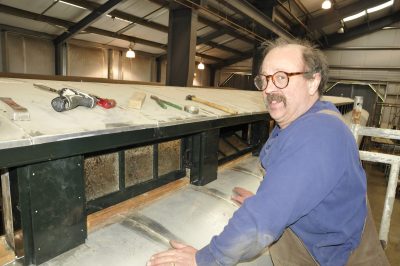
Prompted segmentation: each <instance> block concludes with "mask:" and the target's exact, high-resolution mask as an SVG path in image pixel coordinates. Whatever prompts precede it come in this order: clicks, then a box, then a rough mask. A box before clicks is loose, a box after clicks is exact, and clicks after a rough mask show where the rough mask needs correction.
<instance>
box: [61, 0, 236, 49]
mask: <svg viewBox="0 0 400 266" xmlns="http://www.w3.org/2000/svg"><path fill="white" fill-rule="evenodd" d="M63 1H65V2H68V3H71V4H75V5H79V6H81V7H84V8H87V9H90V10H94V9H96V8H99V6H100V4H97V3H94V2H90V1H84V0H63ZM157 4H160V1H157ZM163 7H164V6H163ZM166 8H168V6H166ZM109 15H110V16H112V17H117V18H120V19H124V20H128V21H130V22H132V23H137V24H140V25H142V26H145V27H149V28H151V29H154V30H159V31H161V32H164V33H168V26H164V25H162V24H159V23H156V22H152V21H147V20H146V19H144V18H141V17H137V16H134V15H131V14H128V13H125V12H122V11H120V10H113V11H111V12H110V13H109ZM107 36H109V35H107ZM196 44H197V45H198V43H196ZM207 45H209V46H211V47H213V48H218V49H220V50H223V51H227V52H230V53H234V54H238V55H240V54H241V51H238V50H235V49H232V48H230V47H227V46H225V45H221V44H218V43H215V42H208V43H207Z"/></svg>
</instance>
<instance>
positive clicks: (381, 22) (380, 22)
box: [321, 11, 400, 46]
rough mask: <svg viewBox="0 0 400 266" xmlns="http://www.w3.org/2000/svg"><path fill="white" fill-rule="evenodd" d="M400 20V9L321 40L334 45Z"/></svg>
mask: <svg viewBox="0 0 400 266" xmlns="http://www.w3.org/2000/svg"><path fill="white" fill-rule="evenodd" d="M399 21H400V11H397V12H396V13H393V14H392V15H389V16H386V17H383V18H380V19H376V20H373V21H371V22H370V23H369V24H363V25H360V26H357V27H354V28H351V29H350V30H348V31H347V32H346V33H344V34H339V33H335V34H332V35H329V36H327V37H326V38H325V39H324V40H321V42H323V41H326V42H327V44H328V46H333V45H336V44H339V43H342V42H345V41H349V40H352V39H354V38H357V37H361V36H363V35H366V34H369V33H372V32H374V31H378V30H381V29H382V28H384V27H388V26H390V25H392V24H393V23H396V22H399Z"/></svg>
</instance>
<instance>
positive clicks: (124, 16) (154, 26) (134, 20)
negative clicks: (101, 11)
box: [63, 0, 168, 33]
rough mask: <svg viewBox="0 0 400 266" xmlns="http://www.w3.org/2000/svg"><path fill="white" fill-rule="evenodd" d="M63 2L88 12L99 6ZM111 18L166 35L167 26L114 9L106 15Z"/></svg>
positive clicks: (69, 0)
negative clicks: (85, 9)
mask: <svg viewBox="0 0 400 266" xmlns="http://www.w3.org/2000/svg"><path fill="white" fill-rule="evenodd" d="M63 1H64V2H67V3H71V4H75V5H78V6H81V7H84V8H87V9H89V10H94V9H96V8H98V7H99V6H100V4H98V3H95V2H91V1H85V0H63ZM108 14H109V15H110V16H111V17H117V18H121V19H124V20H127V21H130V22H132V23H136V24H139V25H142V26H145V27H149V28H151V29H154V30H158V31H161V32H164V33H168V26H165V25H162V24H159V23H157V22H153V21H148V20H147V19H145V18H141V17H138V16H134V15H131V14H128V13H126V12H122V11H120V10H117V9H114V10H113V11H111V12H110V13H108Z"/></svg>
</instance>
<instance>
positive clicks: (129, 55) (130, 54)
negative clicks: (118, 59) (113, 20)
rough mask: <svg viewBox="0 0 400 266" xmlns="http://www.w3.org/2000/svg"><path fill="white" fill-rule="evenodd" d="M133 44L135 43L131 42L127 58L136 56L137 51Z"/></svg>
mask: <svg viewBox="0 0 400 266" xmlns="http://www.w3.org/2000/svg"><path fill="white" fill-rule="evenodd" d="M133 46H135V44H134V43H133V44H132V43H130V44H129V49H128V51H127V52H126V57H127V58H135V56H136V53H135V51H133Z"/></svg>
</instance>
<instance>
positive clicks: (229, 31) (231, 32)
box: [149, 0, 254, 44]
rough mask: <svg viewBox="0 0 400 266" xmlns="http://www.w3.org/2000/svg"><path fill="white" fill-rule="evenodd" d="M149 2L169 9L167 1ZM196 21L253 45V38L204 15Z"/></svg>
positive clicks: (155, 0)
mask: <svg viewBox="0 0 400 266" xmlns="http://www.w3.org/2000/svg"><path fill="white" fill-rule="evenodd" d="M149 1H150V2H153V3H155V4H158V5H159V6H162V7H166V8H169V1H168V0H149ZM200 11H201V10H200ZM198 21H199V22H200V23H202V24H204V25H206V26H209V27H211V28H213V29H216V30H219V29H221V28H225V29H226V33H227V34H229V35H231V36H232V37H235V38H237V39H240V40H242V41H244V42H247V43H250V44H253V43H254V39H253V38H249V37H248V36H246V35H244V34H240V33H238V32H237V31H235V30H234V29H231V28H227V25H225V24H222V23H218V22H215V21H212V20H210V19H208V18H207V17H205V16H204V14H201V12H199V16H198Z"/></svg>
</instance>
